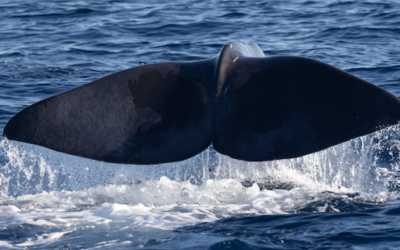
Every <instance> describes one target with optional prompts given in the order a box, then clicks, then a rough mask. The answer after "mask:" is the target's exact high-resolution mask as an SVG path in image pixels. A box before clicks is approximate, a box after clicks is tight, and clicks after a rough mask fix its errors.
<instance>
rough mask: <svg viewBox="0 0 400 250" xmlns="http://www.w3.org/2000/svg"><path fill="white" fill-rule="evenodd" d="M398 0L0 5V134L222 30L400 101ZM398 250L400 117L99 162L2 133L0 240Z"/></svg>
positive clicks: (205, 48) (42, 244)
mask: <svg viewBox="0 0 400 250" xmlns="http://www.w3.org/2000/svg"><path fill="white" fill-rule="evenodd" d="M399 27H400V3H399V2H397V1H384V0H369V1H367V0H366V1H352V0H349V1H339V0H326V1H305V0H279V1H278V0H268V1H267V0H261V1H222V0H220V1H217V0H215V1H195V0H185V1H183V0H177V1H164V0H147V1H143V0H135V1H120V0H103V1H102V0H100V1H94V0H87V1H78V0H74V1H60V0H49V1H37V2H34V1H27V0H13V1H11V0H2V1H1V2H0V131H3V129H4V126H5V124H6V123H7V122H8V120H9V119H10V118H11V117H12V116H14V115H15V114H16V113H18V112H19V111H21V110H22V109H23V108H25V107H27V106H29V105H31V104H33V103H35V102H38V101H40V100H42V99H44V98H47V97H50V96H53V95H56V94H59V93H62V92H64V91H66V90H69V89H72V88H75V87H77V86H81V85H82V84H85V83H88V82H91V81H93V80H96V79H99V78H101V77H103V76H106V75H109V74H112V73H115V72H118V71H121V70H123V69H127V68H131V67H135V66H139V65H143V64H151V63H157V62H165V61H195V60H201V59H205V58H209V57H212V56H214V55H216V54H217V53H218V52H219V51H220V49H221V47H222V46H223V45H224V44H226V43H227V42H230V41H240V42H243V43H247V42H255V43H257V44H259V46H260V47H261V49H262V50H263V52H264V53H265V55H266V56H267V57H268V56H276V55H294V56H303V57H308V58H313V59H317V60H320V61H323V62H326V63H328V64H331V65H333V66H335V67H338V68H340V69H343V70H345V71H347V72H349V73H351V74H354V75H356V76H358V77H360V78H362V79H364V80H367V81H369V82H372V83H374V84H376V85H378V86H380V87H382V88H384V89H386V90H388V91H389V92H391V93H393V94H394V95H396V96H397V97H400V28H399ZM8 248H10V249H400V125H395V126H392V127H389V128H387V129H384V130H381V131H378V132H376V133H373V134H370V135H367V136H363V137H360V138H356V139H354V140H351V141H348V142H345V143H343V144H340V145H337V146H334V147H331V148H328V149H326V150H323V151H320V152H317V153H314V154H310V155H306V156H304V157H300V158H295V159H290V160H280V161H272V162H258V163H250V162H245V161H238V160H233V159H231V158H229V157H227V156H223V155H221V154H218V153H216V152H215V151H214V149H213V148H209V149H208V150H206V151H204V152H202V153H200V154H199V155H197V156H195V157H193V158H191V159H188V160H185V161H182V162H177V163H169V164H161V165H151V166H140V165H120V164H109V163H104V162H97V161H93V160H88V159H83V158H80V157H76V156H70V155H66V154H62V153H58V152H54V151H52V150H49V149H46V148H42V147H39V146H33V145H29V144H24V143H18V142H14V141H7V140H1V141H0V249H8Z"/></svg>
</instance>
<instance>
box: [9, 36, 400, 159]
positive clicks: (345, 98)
mask: <svg viewBox="0 0 400 250" xmlns="http://www.w3.org/2000/svg"><path fill="white" fill-rule="evenodd" d="M399 119H400V101H399V99H398V98H396V97H395V96H393V95H392V94H390V93H388V92H387V91H385V90H383V89H381V88H379V87H377V86H375V85H372V84H370V83H368V82H365V81H363V80H361V79H359V78H356V77H354V76H352V75H350V74H348V73H346V72H344V71H341V70H339V69H336V68H334V67H332V66H329V65H327V64H324V63H321V62H318V61H315V60H310V59H306V58H300V57H272V58H265V57H263V53H262V51H261V49H260V48H259V47H258V46H257V45H255V44H249V45H243V44H240V43H230V44H227V45H225V46H224V48H223V49H222V51H221V53H220V54H219V55H218V56H216V57H215V58H211V59H208V60H204V61H198V62H193V63H160V64H153V65H145V66H140V67H136V68H132V69H128V70H125V71H122V72H119V73H116V74H113V75H110V76H107V77H105V78H102V79H100V80H97V81H94V82H92V83H89V84H86V85H84V86H81V87H79V88H76V89H73V90H71V91H68V92H65V93H63V94H60V95H57V96H54V97H51V98H48V99H46V100H43V101H41V102H38V103H36V104H34V105H32V106H30V107H28V108H26V109H24V110H23V111H21V112H20V113H19V114H17V115H16V116H15V117H13V118H12V119H11V120H10V121H9V122H8V124H7V126H6V127H5V129H4V136H5V137H7V138H8V139H10V140H17V141H22V142H27V143H31V144H37V145H41V146H44V147H47V148H51V149H54V150H57V151H60V152H64V153H68V154H73V155H79V156H83V157H87V158H91V159H95V160H101V161H106V162H116V163H131V164H156V163H164V162H172V161H179V160H184V159H186V158H189V157H191V156H194V155H196V154H197V153H199V152H201V151H202V150H204V149H206V148H207V147H208V146H209V145H210V144H211V143H212V142H213V143H214V148H215V149H216V150H217V151H219V152H221V153H223V154H226V155H229V156H231V157H233V158H236V159H242V160H248V161H265V160H274V159H283V158H292V157H297V156H302V155H305V154H308V153H312V152H316V151H319V150H322V149H325V148H327V147H330V146H332V145H335V144H338V143H341V142H344V141H346V140H350V139H352V138H355V137H358V136H362V135H365V134H368V133H371V132H374V131H376V130H379V129H382V128H384V127H387V126H390V125H393V124H396V123H398V121H399Z"/></svg>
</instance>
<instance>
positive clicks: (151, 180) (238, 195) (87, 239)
mask: <svg viewBox="0 0 400 250" xmlns="http://www.w3.org/2000/svg"><path fill="white" fill-rule="evenodd" d="M399 128H400V126H398V125H397V126H392V127H390V128H387V129H385V130H382V131H379V132H376V133H373V134H370V135H367V136H364V137H360V138H356V139H353V140H351V141H348V142H345V143H342V144H340V145H337V146H334V147H331V148H328V149H326V150H323V151H321V152H317V153H314V154H310V155H307V156H304V157H300V158H295V159H288V160H279V161H272V162H245V161H239V160H234V159H231V158H229V157H227V156H224V155H221V154H218V153H216V152H215V151H214V150H213V149H212V148H210V149H208V150H206V151H204V152H202V153H200V154H199V155H197V156H195V157H193V158H191V159H188V160H185V161H182V162H178V163H168V164H161V165H150V166H148V165H147V166H140V165H121V164H110V163H104V162H97V161H93V160H88V159H84V158H80V157H76V156H70V155H66V154H63V153H59V152H55V151H52V150H49V149H46V148H43V147H39V146H34V145H29V144H25V143H20V142H15V141H7V140H3V141H2V142H1V149H2V153H3V154H4V156H5V157H6V158H7V159H8V162H6V163H5V164H4V165H3V166H1V168H0V228H1V230H5V229H7V232H10V234H12V232H20V231H23V232H24V233H25V235H24V237H20V238H19V239H18V240H15V239H14V240H13V237H8V239H7V240H0V247H2V248H8V247H13V248H21V249H23V248H26V247H42V246H52V245H51V244H54V243H55V242H58V243H59V244H64V243H65V244H67V243H68V242H69V240H72V239H73V240H74V241H76V242H77V243H76V244H78V245H77V246H78V247H79V246H80V245H79V244H81V246H91V247H93V248H96V247H98V248H107V247H108V248H115V247H120V248H125V247H132V246H135V247H141V246H142V247H145V246H149V244H150V245H152V244H153V243H154V244H156V245H160V244H161V243H162V242H163V241H164V240H166V239H171V238H172V239H173V238H174V237H176V233H175V232H174V230H175V229H177V228H182V227H185V226H191V225H196V224H198V223H204V222H213V221H216V220H219V219H222V218H229V217H242V216H254V215H270V214H286V213H296V212H298V211H302V210H304V209H312V211H313V212H326V211H329V212H343V209H345V207H341V206H340V205H338V204H337V203H335V202H330V201H331V200H332V199H340V200H342V201H343V202H344V203H351V202H353V203H354V202H356V203H380V202H385V201H387V200H392V199H397V198H398V193H397V191H395V190H393V188H392V189H391V187H393V186H396V185H398V180H397V179H396V178H397V176H396V175H395V174H393V173H394V171H398V170H399V166H398V165H397V161H395V160H393V159H394V158H395V157H396V152H397V153H398V151H399V149H400V140H399V138H398V136H397V134H398V131H399ZM311 207H312V208H311ZM29 232H32V233H29ZM193 237H194V238H193V239H191V240H190V241H189V242H192V241H196V240H202V239H200V238H201V237H200V236H199V235H196V236H193ZM196 237H200V238H199V239H197V238H196ZM99 239H101V240H100V241H99ZM152 240H153V241H152ZM209 240H211V241H215V242H218V241H219V240H220V239H218V238H213V239H209ZM152 242H153V243H152ZM185 242H186V243H185V246H186V247H189V246H188V241H185ZM209 243H212V242H209ZM165 244H167V243H165ZM168 244H172V245H170V246H179V244H180V243H179V241H174V240H168ZM174 244H176V245H174Z"/></svg>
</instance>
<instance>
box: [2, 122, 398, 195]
mask: <svg viewBox="0 0 400 250" xmlns="http://www.w3.org/2000/svg"><path fill="white" fill-rule="evenodd" d="M399 129H400V126H399V125H396V126H392V127H389V128H386V129H384V130H381V131H378V132H375V133H372V134H369V135H367V136H363V137H359V138H356V139H353V140H350V141H348V142H345V143H342V144H339V145H336V146H333V147H330V148H328V149H326V150H323V151H320V152H317V153H313V154H309V155H306V156H303V157H298V158H293V159H287V160H277V161H270V162H246V161H240V160H235V159H232V158H230V157H228V156H224V155H221V154H219V153H217V152H216V151H215V150H213V148H212V147H210V148H209V149H207V150H205V151H204V152H202V153H200V154H198V155H196V156H195V157H192V158H190V159H187V160H185V161H181V162H177V163H167V164H160V165H122V164H110V163H104V162H98V161H93V160H89V159H84V158H81V157H76V156H71V155H67V154H63V153H59V152H55V151H52V150H50V149H47V148H43V147H40V146H35V145H30V144H26V143H20V142H15V141H8V140H3V141H2V142H1V143H0V148H1V151H2V153H3V154H4V158H7V159H8V161H6V162H5V164H4V165H2V166H1V167H0V194H1V195H2V196H13V197H17V196H20V195H26V194H38V193H42V192H51V191H78V190H87V189H89V188H93V187H97V186H107V185H117V186H118V185H133V184H135V183H136V184H137V183H141V182H146V181H154V180H160V178H162V177H167V178H168V179H169V180H173V181H176V182H188V183H190V184H192V185H202V184H205V183H207V181H209V180H224V179H233V180H237V181H238V182H240V183H242V184H243V185H244V186H252V184H253V183H258V185H259V186H260V188H261V189H292V188H296V187H306V188H310V189H315V190H319V191H331V192H338V193H362V194H364V195H366V196H368V197H369V198H370V199H372V200H374V199H385V198H382V197H383V196H387V195H388V189H389V188H390V186H392V187H393V186H396V185H398V180H397V172H398V171H399V169H400V168H399V164H398V162H399V161H398V159H399V152H400V136H399V134H400V133H399ZM374 197H375V198H374ZM377 197H381V198H377Z"/></svg>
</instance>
